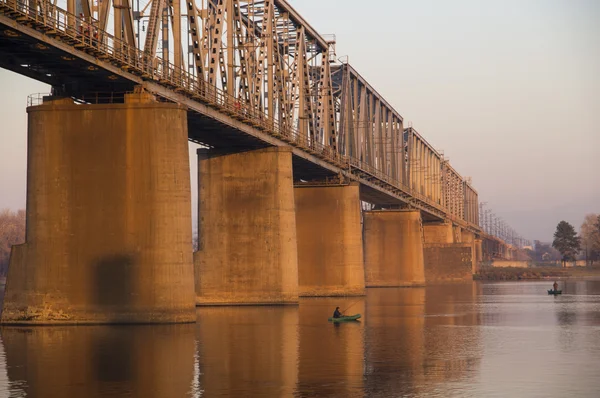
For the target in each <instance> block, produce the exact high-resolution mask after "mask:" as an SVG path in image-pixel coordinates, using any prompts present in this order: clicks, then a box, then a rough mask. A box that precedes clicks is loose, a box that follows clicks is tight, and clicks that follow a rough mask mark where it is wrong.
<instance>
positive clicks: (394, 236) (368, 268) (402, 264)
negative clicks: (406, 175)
mask: <svg viewBox="0 0 600 398" xmlns="http://www.w3.org/2000/svg"><path fill="white" fill-rule="evenodd" d="M363 219H364V240H365V284H366V286H367V287H383V286H423V285H425V268H424V263H423V226H422V221H421V212H420V211H418V210H380V211H366V212H364V213H363Z"/></svg>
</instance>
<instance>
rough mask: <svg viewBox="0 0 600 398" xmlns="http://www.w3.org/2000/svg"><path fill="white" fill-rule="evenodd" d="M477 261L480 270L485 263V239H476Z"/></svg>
mask: <svg viewBox="0 0 600 398" xmlns="http://www.w3.org/2000/svg"><path fill="white" fill-rule="evenodd" d="M475 259H476V260H477V269H479V267H480V265H481V262H482V261H483V239H480V238H476V239H475Z"/></svg>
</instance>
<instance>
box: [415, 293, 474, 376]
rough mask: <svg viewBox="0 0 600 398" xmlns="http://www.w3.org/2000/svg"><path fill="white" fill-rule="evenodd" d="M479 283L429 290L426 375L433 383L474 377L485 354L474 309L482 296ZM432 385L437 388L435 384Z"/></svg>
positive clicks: (426, 326) (426, 308) (425, 342)
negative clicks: (478, 297)
mask: <svg viewBox="0 0 600 398" xmlns="http://www.w3.org/2000/svg"><path fill="white" fill-rule="evenodd" d="M481 289H482V286H481V285H480V284H478V283H475V282H471V283H466V284H465V283H459V284H446V285H434V286H429V287H427V288H426V295H427V296H426V300H425V307H424V310H425V318H424V319H425V328H426V329H427V330H428V331H429V333H427V334H426V335H425V338H424V349H425V353H426V358H427V360H426V362H425V363H424V376H425V377H426V378H427V379H429V380H430V381H436V380H437V381H439V382H443V383H445V382H449V381H452V382H457V381H460V380H462V379H465V378H467V377H471V376H472V375H473V372H477V371H478V369H479V367H480V358H481V355H482V352H481V350H482V347H481V337H480V335H479V333H480V331H481V329H480V328H479V327H478V321H479V319H478V318H479V314H478V313H476V312H474V311H473V310H472V306H473V305H474V304H475V303H476V302H477V296H479V295H481ZM427 384H428V385H430V386H431V385H433V384H432V383H431V382H430V383H427Z"/></svg>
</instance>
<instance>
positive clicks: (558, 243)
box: [552, 221, 580, 267]
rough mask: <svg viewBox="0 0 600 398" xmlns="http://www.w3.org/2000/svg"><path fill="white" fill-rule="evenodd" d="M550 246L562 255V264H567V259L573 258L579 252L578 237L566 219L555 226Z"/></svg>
mask: <svg viewBox="0 0 600 398" xmlns="http://www.w3.org/2000/svg"><path fill="white" fill-rule="evenodd" d="M552 247H554V248H555V249H556V250H558V251H559V252H560V254H561V255H562V266H563V267H566V266H567V261H569V260H574V259H575V256H576V255H577V252H579V247H580V239H579V237H578V236H577V233H575V228H573V226H572V225H571V224H569V223H568V222H566V221H561V222H559V223H558V225H557V226H556V232H554V241H553V242H552Z"/></svg>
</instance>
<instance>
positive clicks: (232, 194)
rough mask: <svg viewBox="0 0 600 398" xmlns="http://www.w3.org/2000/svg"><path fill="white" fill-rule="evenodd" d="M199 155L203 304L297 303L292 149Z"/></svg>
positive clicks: (198, 272) (197, 262)
mask: <svg viewBox="0 0 600 398" xmlns="http://www.w3.org/2000/svg"><path fill="white" fill-rule="evenodd" d="M198 158H199V161H198V189H199V195H198V212H199V214H198V234H199V239H198V243H199V251H198V252H196V253H194V266H195V280H196V295H197V297H196V303H197V304H198V305H215V304H296V303H298V260H297V250H296V215H295V210H294V185H293V178H292V151H291V148H289V147H273V148H266V149H259V150H254V151H249V152H243V153H237V154H230V155H222V156H219V154H215V153H211V151H207V150H205V149H199V150H198Z"/></svg>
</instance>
